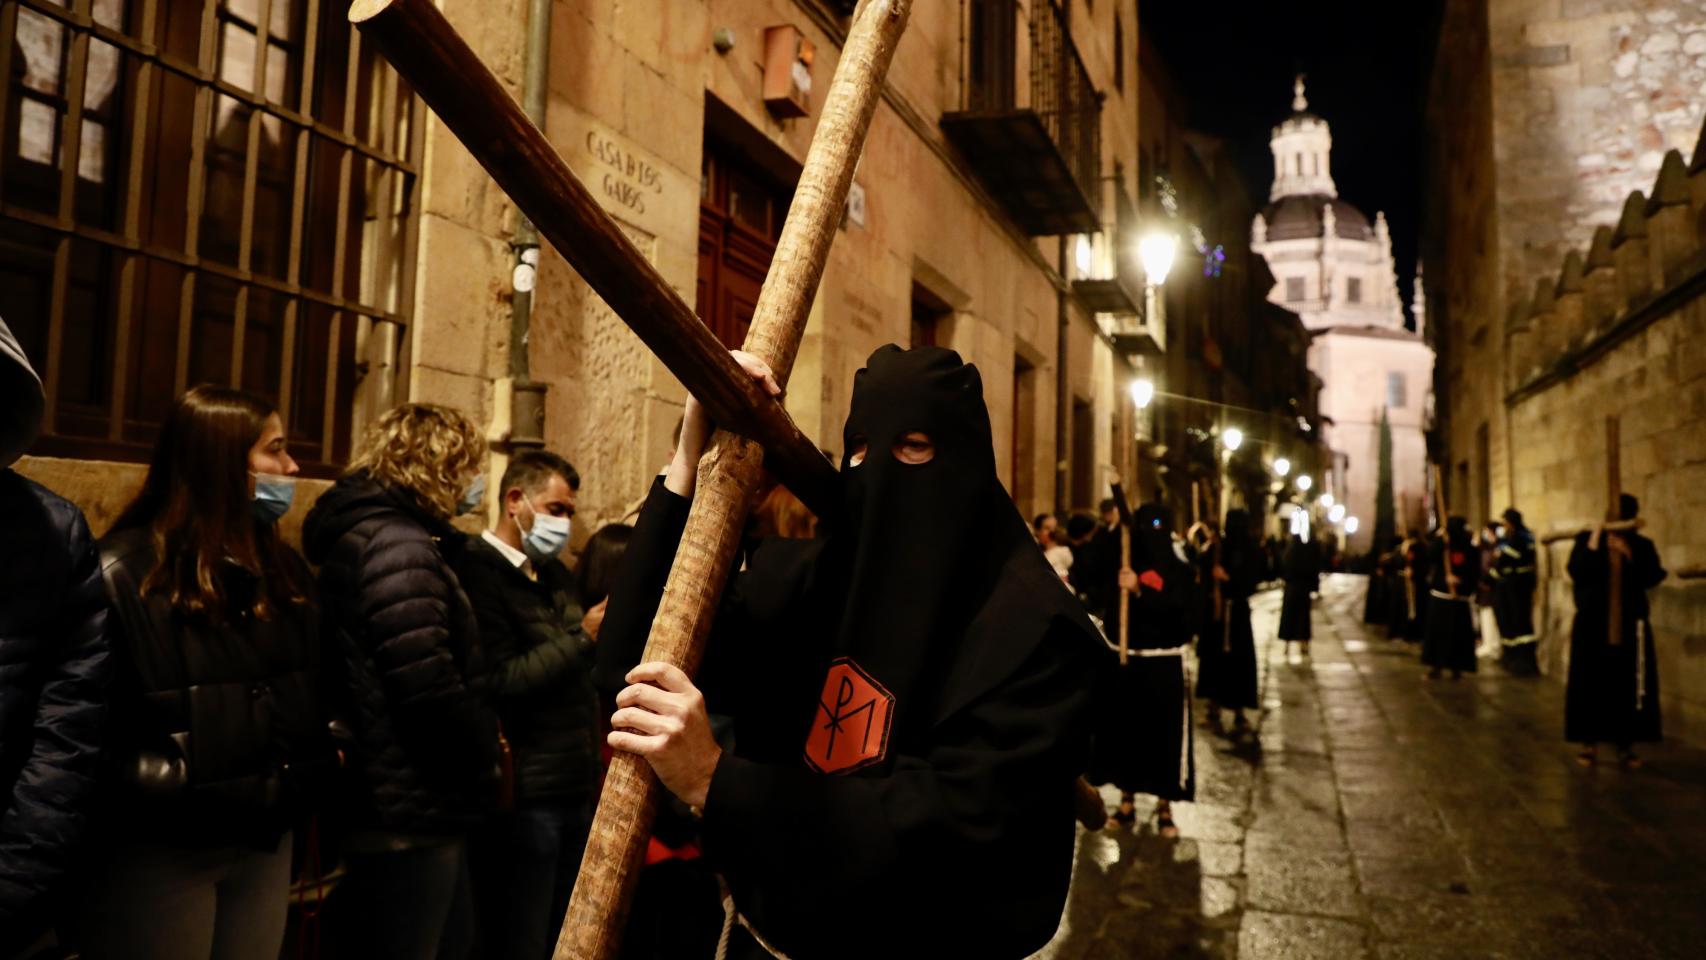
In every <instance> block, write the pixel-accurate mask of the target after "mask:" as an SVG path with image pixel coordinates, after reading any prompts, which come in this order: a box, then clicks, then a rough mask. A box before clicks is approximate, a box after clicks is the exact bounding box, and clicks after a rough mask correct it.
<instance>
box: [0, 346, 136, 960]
mask: <svg viewBox="0 0 1706 960" xmlns="http://www.w3.org/2000/svg"><path fill="white" fill-rule="evenodd" d="M43 406H44V397H43V394H42V386H41V380H40V379H39V378H37V377H36V374H35V370H34V369H32V368H31V367H30V364H29V361H28V359H26V358H25V356H24V351H23V348H22V347H21V346H20V345H19V344H18V341H17V339H16V338H15V337H13V336H12V331H11V329H10V328H8V327H7V326H6V324H5V322H4V321H0V957H7V956H12V955H14V954H16V953H18V952H19V951H23V950H26V949H31V948H32V947H33V945H34V944H35V942H36V941H37V940H38V938H40V937H42V936H43V935H44V934H45V933H46V931H47V929H48V928H49V927H50V926H51V925H52V924H53V923H54V920H55V916H56V912H57V908H58V907H59V905H60V903H61V901H62V896H63V894H64V892H65V889H66V875H67V872H68V871H69V869H70V866H71V863H72V860H73V857H74V856H75V855H76V854H77V852H78V847H79V846H80V844H81V843H82V841H83V839H84V833H85V826H86V821H87V817H88V812H89V807H90V801H91V799H92V797H93V796H94V787H95V779H96V771H97V765H98V762H99V760H100V753H101V724H102V721H103V718H104V716H105V712H106V689H105V688H106V683H107V676H108V673H109V671H110V658H109V654H108V645H107V634H106V623H107V599H106V593H105V590H104V589H103V587H102V585H101V569H100V559H99V557H98V556H97V554H96V552H95V542H94V539H93V538H92V537H91V536H90V535H89V527H88V525H87V524H86V523H85V522H84V520H83V514H82V512H81V511H79V510H78V509H77V508H76V507H75V506H73V505H72V504H71V503H70V502H68V501H66V500H64V499H62V498H60V497H58V496H55V495H54V494H53V493H52V492H50V491H49V490H48V489H47V488H45V487H43V486H41V485H40V484H38V483H35V482H34V481H31V480H27V479H25V478H24V477H23V476H22V475H21V474H18V473H16V472H14V471H13V470H12V469H11V467H12V465H13V464H14V463H16V462H17V461H18V458H19V457H21V456H23V453H24V451H25V450H27V449H29V446H30V444H31V443H32V442H33V441H34V440H35V437H36V434H37V432H38V431H39V430H40V427H41V417H42V410H43Z"/></svg>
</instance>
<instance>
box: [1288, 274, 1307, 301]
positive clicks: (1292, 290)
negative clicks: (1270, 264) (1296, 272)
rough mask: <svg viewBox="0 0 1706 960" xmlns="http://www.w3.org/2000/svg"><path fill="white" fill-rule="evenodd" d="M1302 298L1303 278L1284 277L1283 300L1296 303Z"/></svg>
mask: <svg viewBox="0 0 1706 960" xmlns="http://www.w3.org/2000/svg"><path fill="white" fill-rule="evenodd" d="M1303 296H1304V292H1303V278H1302V277H1286V278H1285V299H1286V302H1288V303H1296V302H1298V301H1299V300H1302V299H1303Z"/></svg>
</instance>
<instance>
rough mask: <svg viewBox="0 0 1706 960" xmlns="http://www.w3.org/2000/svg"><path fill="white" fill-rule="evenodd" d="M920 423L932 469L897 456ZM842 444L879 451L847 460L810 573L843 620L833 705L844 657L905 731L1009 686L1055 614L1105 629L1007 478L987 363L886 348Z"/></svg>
mask: <svg viewBox="0 0 1706 960" xmlns="http://www.w3.org/2000/svg"><path fill="white" fill-rule="evenodd" d="M914 431H916V432H920V433H923V434H925V435H926V436H928V437H929V439H930V442H931V443H932V444H933V446H934V448H935V455H934V456H933V457H932V458H931V459H930V460H929V462H927V463H920V464H909V463H904V462H902V461H901V460H898V459H896V457H895V456H894V454H893V452H892V451H893V449H894V447H895V445H896V443H897V442H898V441H900V440H901V438H902V437H904V436H905V435H906V434H908V433H911V432H914ZM843 439H844V442H845V449H847V450H848V451H852V450H853V449H855V448H856V447H859V446H861V445H863V446H864V447H865V448H866V449H867V451H868V452H867V454H866V456H865V459H864V461H863V462H862V463H860V464H859V465H857V466H854V465H852V463H851V462H850V457H849V458H848V460H847V462H844V463H843V465H842V475H843V477H844V478H845V481H844V490H845V496H844V504H843V510H842V515H841V516H840V517H837V518H835V520H834V522H833V524H832V526H831V529H830V531H829V533H828V536H827V538H826V541H825V542H824V543H823V544H822V553H821V554H820V555H819V557H818V560H817V563H816V564H815V570H814V571H813V576H812V578H811V579H812V588H811V593H812V594H813V599H814V601H815V602H814V603H813V606H815V607H816V608H817V611H816V612H817V614H818V615H820V616H821V617H822V618H823V619H822V620H820V621H819V622H824V621H828V622H829V623H833V624H834V625H835V626H834V640H833V643H832V645H831V648H830V651H829V652H830V656H831V661H830V663H831V665H832V669H831V673H830V677H829V678H828V679H827V680H826V683H825V687H824V690H823V693H824V699H825V700H826V701H827V703H828V704H829V705H831V706H832V707H833V705H834V704H835V703H836V699H837V698H838V697H839V696H841V694H842V683H843V681H844V680H851V677H849V676H847V671H846V670H845V669H842V670H836V669H834V665H837V664H842V663H847V664H851V665H856V667H857V672H859V673H862V674H864V675H865V677H866V679H868V680H869V681H874V686H880V687H881V688H882V689H883V690H884V691H886V692H887V693H888V694H889V695H890V696H892V697H893V700H894V704H895V708H894V711H893V714H894V716H893V718H892V719H893V724H894V727H895V729H896V731H902V730H905V729H906V728H908V727H912V726H914V725H915V724H918V725H923V724H927V723H928V722H929V721H932V720H935V719H939V718H941V717H943V716H946V715H947V714H949V713H951V712H952V711H953V710H954V709H956V708H958V707H960V706H963V705H964V704H965V703H966V702H968V701H969V700H970V699H971V698H973V697H975V696H977V695H978V694H979V693H982V692H983V691H984V690H986V689H988V688H989V687H991V686H993V685H994V684H996V683H998V682H1000V681H1001V680H1003V679H1004V678H1005V677H1006V675H1007V674H1008V673H1009V672H1011V671H1012V670H1013V669H1015V668H1017V667H1018V666H1019V664H1020V663H1021V662H1022V661H1023V660H1024V659H1025V658H1026V657H1027V656H1028V655H1029V654H1030V653H1031V651H1032V650H1033V649H1034V648H1035V645H1036V643H1037V642H1038V641H1039V640H1040V639H1041V638H1042V636H1043V635H1044V634H1045V633H1046V632H1047V630H1048V627H1049V624H1050V622H1051V621H1052V620H1054V619H1056V618H1059V619H1062V620H1066V621H1069V622H1071V623H1073V624H1076V625H1078V626H1079V627H1080V628H1081V630H1082V632H1083V633H1084V634H1085V636H1086V637H1087V638H1089V637H1095V636H1096V630H1095V627H1094V626H1093V625H1092V624H1091V623H1090V622H1089V619H1088V618H1087V617H1086V616H1085V614H1084V612H1083V610H1082V606H1081V605H1080V604H1079V603H1078V602H1077V599H1076V598H1075V597H1073V596H1072V595H1071V593H1070V592H1068V591H1067V590H1065V589H1064V588H1063V587H1062V586H1061V584H1060V578H1059V577H1057V576H1055V575H1054V572H1053V570H1051V569H1050V568H1049V566H1048V563H1047V561H1046V560H1045V559H1044V558H1043V556H1042V554H1041V552H1040V551H1038V550H1037V548H1036V543H1035V541H1034V540H1033V539H1032V537H1031V534H1030V530H1029V528H1028V527H1027V526H1026V524H1025V521H1024V518H1022V517H1021V516H1020V515H1019V512H1018V510H1017V509H1016V508H1015V507H1014V506H1013V501H1012V499H1011V498H1010V497H1009V496H1008V495H1007V492H1006V490H1004V489H1003V488H1002V486H1001V481H1000V479H999V478H998V477H997V475H996V472H995V453H994V444H993V442H992V440H991V437H990V427H989V411H988V408H987V407H985V405H984V400H983V381H982V379H981V378H980V377H979V375H978V370H977V368H976V367H975V366H972V365H970V364H967V363H964V362H962V361H961V360H960V357H959V355H958V354H957V353H954V352H953V351H951V350H944V349H940V348H921V349H914V350H901V349H900V348H898V347H894V346H887V347H883V348H882V349H879V350H878V351H877V352H876V353H874V354H872V356H871V358H870V360H869V361H868V363H867V365H866V367H865V368H864V369H863V370H860V371H859V373H858V375H857V376H856V377H855V379H854V385H853V405H852V410H851V412H850V413H849V414H848V417H847V426H846V428H845V431H844V438H843ZM818 746H820V747H822V746H826V744H818ZM811 754H812V747H811V745H808V759H810V760H812V761H813V763H814V765H815V766H819V767H820V768H823V769H829V768H831V766H832V765H833V764H834V763H835V762H834V761H833V760H831V759H830V757H829V756H828V755H825V756H819V757H813V756H812V755H811ZM873 759H877V758H875V757H873Z"/></svg>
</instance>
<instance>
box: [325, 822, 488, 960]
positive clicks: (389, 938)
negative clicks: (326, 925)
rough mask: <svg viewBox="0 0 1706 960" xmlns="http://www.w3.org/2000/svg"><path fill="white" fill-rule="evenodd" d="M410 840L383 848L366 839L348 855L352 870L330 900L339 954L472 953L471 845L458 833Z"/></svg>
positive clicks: (444, 956) (412, 957)
mask: <svg viewBox="0 0 1706 960" xmlns="http://www.w3.org/2000/svg"><path fill="white" fill-rule="evenodd" d="M368 839H371V838H368ZM398 839H402V838H398ZM408 842H409V843H410V845H409V846H407V847H406V848H404V849H394V850H380V851H378V852H370V851H371V850H372V847H373V845H372V844H371V843H362V844H361V845H360V847H358V848H357V850H352V851H351V852H349V853H347V854H346V856H345V860H346V862H347V863H348V866H349V875H348V876H347V877H346V878H345V879H344V881H343V882H342V883H341V884H339V885H338V889H337V890H336V891H335V892H334V893H333V894H332V899H331V902H330V903H329V904H328V907H330V908H331V909H332V911H333V912H335V914H336V919H335V920H333V921H331V923H330V925H331V927H332V929H333V931H334V932H333V934H332V935H333V936H334V937H335V938H336V940H337V943H338V947H339V953H338V955H339V956H345V957H361V958H363V960H466V958H467V957H468V956H470V954H471V953H472V951H473V945H474V943H473V941H474V907H473V898H472V892H471V888H470V885H469V880H468V857H467V849H466V848H467V844H466V843H465V842H464V841H463V840H462V838H460V837H444V838H436V837H435V838H431V839H428V838H423V837H416V838H408ZM331 915H332V914H331V913H328V916H331Z"/></svg>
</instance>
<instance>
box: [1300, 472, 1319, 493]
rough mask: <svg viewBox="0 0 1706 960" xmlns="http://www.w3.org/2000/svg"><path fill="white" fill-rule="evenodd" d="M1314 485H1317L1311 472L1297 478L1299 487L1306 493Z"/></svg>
mask: <svg viewBox="0 0 1706 960" xmlns="http://www.w3.org/2000/svg"><path fill="white" fill-rule="evenodd" d="M1313 486H1315V481H1314V480H1311V479H1310V478H1309V474H1307V473H1305V474H1303V475H1301V476H1299V477H1298V478H1297V489H1299V490H1302V491H1303V492H1304V493H1308V492H1309V488H1310V487H1313Z"/></svg>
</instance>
